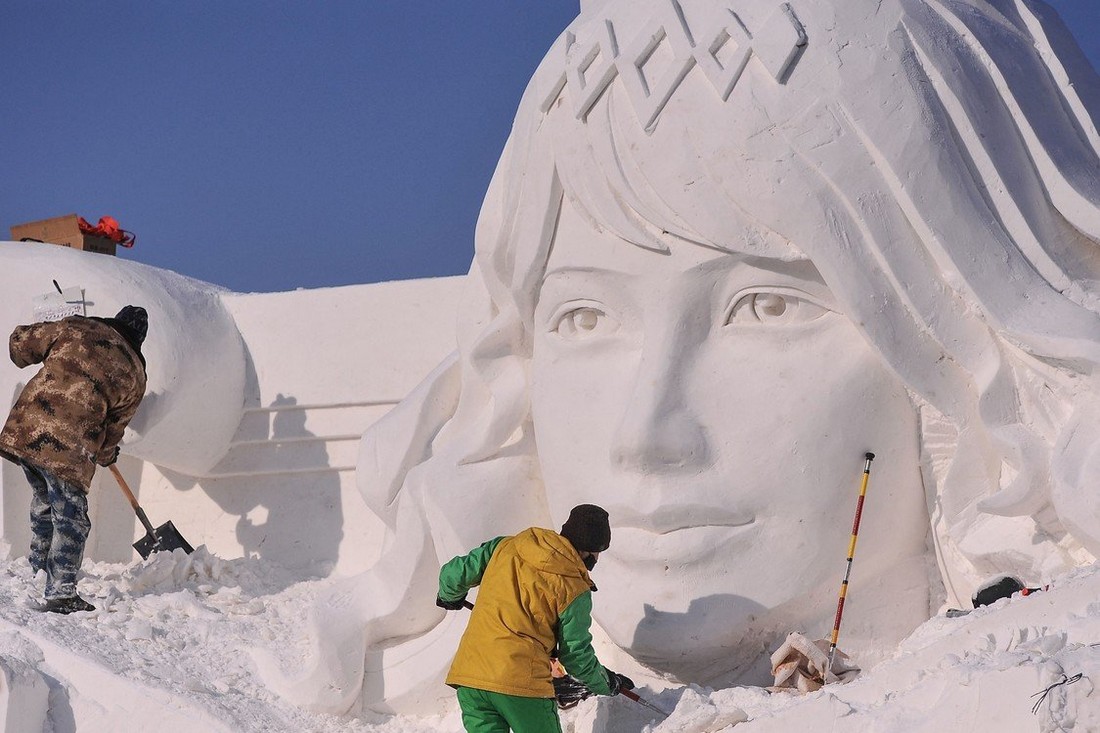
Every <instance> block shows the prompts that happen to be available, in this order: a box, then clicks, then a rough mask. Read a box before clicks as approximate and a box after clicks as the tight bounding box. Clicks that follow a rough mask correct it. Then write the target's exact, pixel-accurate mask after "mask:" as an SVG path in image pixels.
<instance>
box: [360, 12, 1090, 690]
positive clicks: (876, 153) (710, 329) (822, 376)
mask: <svg viewBox="0 0 1100 733" xmlns="http://www.w3.org/2000/svg"><path fill="white" fill-rule="evenodd" d="M1081 58H1082V57H1081V56H1080V54H1079V53H1078V52H1077V49H1076V48H1074V47H1073V41H1072V39H1071V37H1070V36H1069V34H1068V33H1067V32H1066V30H1065V28H1064V27H1063V26H1061V25H1060V21H1059V20H1058V19H1057V18H1056V16H1054V15H1053V14H1052V13H1050V11H1049V9H1047V8H1045V6H1041V5H1039V4H1038V3H1030V2H1028V3H987V2H984V1H978V0H973V1H971V0H958V1H956V2H940V1H939V0H885V1H883V2H840V1H839V0H838V1H837V2H822V1H818V0H814V1H812V2H790V3H782V2H769V1H767V0H765V1H763V2H762V1H761V0H608V1H607V2H591V3H586V4H585V5H584V6H583V10H582V14H581V16H580V17H579V18H578V19H577V21H575V22H574V23H573V24H572V25H571V26H570V28H569V29H568V30H567V31H566V32H565V33H564V34H563V35H562V36H561V37H560V38H559V40H558V42H557V43H556V44H555V46H554V47H553V48H552V49H551V50H550V52H549V53H548V55H547V57H546V59H545V60H544V61H543V63H542V64H541V65H540V67H539V69H538V70H537V71H536V73H535V76H534V78H533V79H532V82H531V84H530V85H529V87H528V89H527V92H526V94H525V96H524V99H523V101H522V102H521V105H520V109H519V113H518V115H517V117H516V122H515V125H514V127H513V132H512V135H511V137H510V139H509V142H508V146H507V148H506V149H505V152H504V155H503V156H502V158H501V161H500V164H499V165H498V168H497V171H496V174H495V176H494V179H493V182H492V184H491V186H490V189H489V192H488V194H487V196H486V200H485V204H484V206H483V209H482V212H481V217H480V219H479V222H478V231H477V254H476V260H475V263H474V266H473V268H472V269H471V274H470V281H471V298H470V303H469V307H468V309H467V310H466V311H465V312H464V313H463V314H461V315H460V319H459V341H460V342H459V349H458V354H457V358H456V360H455V361H454V362H453V363H449V364H447V365H444V366H443V367H442V368H441V369H440V370H439V371H438V372H437V373H436V374H434V375H432V377H431V378H430V379H429V380H428V381H427V382H426V383H425V385H424V387H423V388H422V389H420V390H418V391H417V392H416V393H414V394H413V395H411V396H410V398H409V399H408V400H407V401H406V403H405V404H404V405H402V407H400V408H399V409H397V410H395V411H394V413H392V414H391V416H390V417H387V418H386V419H385V420H383V421H381V422H380V423H379V424H378V425H377V426H376V427H375V428H373V429H372V430H371V431H369V432H368V433H367V434H366V435H365V436H364V443H363V446H364V449H363V451H362V453H361V462H360V465H359V474H358V475H359V478H360V483H361V486H362V488H363V491H364V496H365V497H366V499H367V501H368V502H369V503H370V505H371V506H372V507H373V508H374V509H375V510H376V511H377V512H378V514H379V515H380V516H382V517H383V518H385V519H386V520H387V521H388V522H389V523H390V525H391V526H392V527H393V531H394V536H395V538H396V539H397V542H398V544H400V543H401V542H406V543H409V542H412V540H411V539H408V538H411V537H414V536H418V534H417V533H418V532H421V533H422V532H423V529H422V527H423V526H426V527H427V529H428V531H429V533H430V535H431V541H430V543H429V545H430V547H429V552H427V553H425V557H434V558H435V559H436V560H437V561H445V560H446V559H448V558H449V557H450V556H451V555H453V554H455V553H457V552H465V551H467V550H468V549H469V548H470V547H471V546H473V545H475V544H477V543H479V542H481V541H484V540H485V539H486V538H488V537H491V536H494V535H496V534H500V533H502V532H507V531H511V530H518V529H521V528H522V527H523V526H526V525H527V524H533V523H539V524H543V525H544V526H559V525H560V523H561V521H562V520H563V519H564V518H565V513H566V512H567V511H568V508H569V507H570V506H572V505H573V504H575V503H578V502H595V503H599V504H601V505H603V506H605V507H607V508H608V510H609V512H610V515H611V521H612V526H613V540H612V545H611V548H610V550H609V552H608V553H607V554H606V556H605V558H604V559H602V560H601V563H600V567H599V569H598V570H597V576H598V577H597V582H598V583H599V584H600V586H601V593H600V596H599V598H598V600H597V602H596V604H595V613H596V618H597V620H598V621H599V622H600V624H601V625H602V626H603V627H604V628H605V629H606V630H607V631H608V632H609V633H610V635H611V636H612V638H613V639H614V641H615V642H616V643H618V644H620V645H621V646H622V647H623V648H624V649H626V650H628V651H630V652H631V653H632V654H635V655H636V656H637V657H638V658H640V659H642V660H643V661H646V662H648V663H649V664H651V665H652V666H654V667H656V668H657V669H660V670H665V671H672V672H678V673H681V674H682V675H683V677H684V678H686V679H692V680H697V681H704V680H711V679H717V678H719V677H721V676H722V675H725V674H727V673H729V674H732V675H734V676H735V675H736V672H737V670H738V668H742V667H744V664H745V663H748V662H749V661H750V660H749V659H748V657H749V656H754V655H756V656H758V657H763V656H766V653H767V651H768V649H767V646H768V645H769V644H771V643H772V642H773V641H774V640H775V635H776V634H777V633H782V632H785V631H789V630H792V629H795V628H801V629H804V630H807V631H808V633H811V634H816V633H825V632H827V631H828V628H829V622H830V621H831V616H830V612H831V610H832V609H833V608H835V603H836V595H835V594H836V589H837V582H838V580H839V577H840V576H841V575H842V570H843V558H842V556H843V554H844V550H845V549H846V539H847V536H848V533H849V531H850V528H851V524H850V522H851V512H852V508H853V503H854V499H855V489H856V487H857V483H858V478H859V471H860V469H861V467H862V456H863V454H864V452H865V451H868V450H870V451H873V452H875V453H876V454H877V455H878V459H877V461H876V464H875V470H874V478H873V479H872V489H871V493H870V495H869V498H868V505H867V507H868V508H867V514H865V516H864V520H863V521H864V525H863V527H862V528H861V536H860V545H859V547H860V554H859V556H858V558H857V560H856V569H855V571H854V574H853V593H852V595H851V597H850V603H851V604H852V607H851V609H850V611H847V612H846V614H845V631H844V638H845V639H847V640H848V641H849V642H851V640H853V639H858V638H860V636H861V635H862V637H863V638H875V639H877V640H879V642H880V643H881V644H882V645H883V646H887V645H888V644H889V640H890V639H894V638H896V637H897V636H898V635H900V634H904V633H906V632H907V631H908V630H909V629H911V628H912V627H913V625H914V624H915V623H917V622H918V621H919V620H921V619H922V618H924V617H926V616H927V613H928V610H929V609H928V603H929V596H928V592H927V591H928V587H929V583H928V578H927V577H926V576H924V574H923V573H922V572H921V570H920V568H915V566H917V565H919V563H920V561H921V559H922V558H923V559H924V560H931V558H932V556H934V558H935V560H936V561H937V562H938V565H939V570H940V574H941V576H942V579H943V581H944V584H945V586H946V591H947V592H946V597H947V599H949V600H950V601H951V602H953V603H961V602H962V601H963V600H965V599H967V598H968V597H969V595H970V591H971V590H972V589H973V587H974V586H975V585H976V584H977V583H978V582H980V581H981V579H983V578H984V577H986V576H988V575H990V574H993V573H996V572H1013V573H1015V574H1019V575H1023V576H1027V577H1029V578H1032V577H1039V576H1043V575H1049V574H1051V573H1054V572H1057V571H1058V570H1059V569H1065V568H1068V567H1071V566H1073V565H1074V564H1075V563H1080V562H1086V561H1089V560H1091V559H1092V557H1093V555H1094V554H1095V553H1100V510H1098V508H1097V506H1096V503H1097V498H1096V497H1097V494H1096V492H1095V491H1088V490H1083V487H1086V486H1090V485H1095V483H1096V479H1097V478H1100V476H1098V474H1100V460H1098V456H1097V453H1098V451H1097V450H1095V446H1097V445H1100V441H1098V440H1096V438H1097V437H1100V436H1098V435H1097V429H1098V428H1097V425H1098V424H1100V420H1098V419H1097V415H1100V409H1098V408H1097V402H1098V401H1097V394H1098V392H1097V389H1096V385H1095V382H1094V379H1093V376H1092V375H1093V374H1094V372H1095V366H1096V364H1097V363H1100V318H1098V317H1097V310H1098V303H1100V299H1098V297H1097V292H1096V287H1095V283H1096V282H1100V258H1098V257H1097V255H1096V244H1095V243H1096V241H1100V206H1098V202H1100V162H1098V156H1097V150H1098V149H1100V134H1097V131H1096V126H1095V124H1094V123H1093V121H1092V119H1093V118H1092V117H1091V116H1090V115H1092V114H1095V112H1096V110H1094V109H1093V110H1092V111H1091V112H1090V108H1091V107H1092V106H1093V105H1095V104H1096V103H1097V101H1096V100H1100V84H1098V82H1097V77H1096V74H1095V72H1094V71H1093V70H1092V69H1091V68H1089V67H1088V66H1087V64H1085V63H1084V62H1083V61H1081ZM395 446H396V448H395ZM471 496H477V501H476V502H471ZM410 502H412V503H410ZM413 504H415V505H416V506H415V507H414V506H413ZM471 507H475V508H473V509H472V508H471ZM491 507H496V508H497V510H496V511H493V510H491V509H490V508H491ZM929 527H930V528H931V540H932V541H931V542H930V543H929V544H930V546H931V547H932V549H931V550H928V549H926V546H925V537H926V534H927V533H928V530H929ZM414 551H416V548H410V547H405V548H403V549H402V548H399V547H398V546H397V545H396V544H395V546H394V550H393V553H392V557H393V558H408V557H409V556H410V553H412V552H414ZM381 562H382V564H385V563H387V557H385V556H384V557H383V559H382V561H381ZM425 562H426V563H427V562H428V561H427V560H425ZM429 576H430V574H429V573H427V572H426V571H425V577H429ZM938 580H939V579H933V581H932V586H933V587H934V588H935V589H936V590H937V594H936V595H935V596H933V598H932V602H933V604H938V602H940V601H942V600H943V597H942V594H939V593H938V590H939V589H938V587H936V586H938V584H939V583H938ZM857 587H858V590H856V589H857ZM424 593H430V589H428V588H425V590H424ZM858 604H865V605H864V607H863V608H862V609H859V610H858V611H857V605H858ZM387 618H389V616H387ZM431 621H432V620H431V619H427V618H423V619H420V623H422V624H423V625H424V626H429V625H430V623H431ZM436 623H438V620H436ZM392 635H396V634H392ZM708 650H709V652H708ZM727 678H729V677H727Z"/></svg>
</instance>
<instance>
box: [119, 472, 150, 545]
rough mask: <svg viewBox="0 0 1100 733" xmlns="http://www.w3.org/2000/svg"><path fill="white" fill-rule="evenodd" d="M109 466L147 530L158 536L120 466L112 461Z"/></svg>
mask: <svg viewBox="0 0 1100 733" xmlns="http://www.w3.org/2000/svg"><path fill="white" fill-rule="evenodd" d="M107 468H109V469H111V473H113V474H114V475H115V481H118V488H120V489H122V493H123V494H126V498H127V499H129V500H130V506H132V507H133V508H134V514H136V515H137V518H138V519H140V520H141V523H142V525H144V527H145V531H146V532H148V533H149V534H150V535H152V536H153V537H156V536H157V533H156V532H155V531H154V530H153V525H152V524H151V523H150V522H149V518H148V517H146V516H145V510H144V509H142V508H141V505H140V504H138V501H137V498H136V497H135V496H134V492H132V491H130V487H129V486H128V485H127V484H126V479H124V478H122V472H121V471H119V470H118V466H116V465H115V464H113V463H112V464H111V465H110V466H107Z"/></svg>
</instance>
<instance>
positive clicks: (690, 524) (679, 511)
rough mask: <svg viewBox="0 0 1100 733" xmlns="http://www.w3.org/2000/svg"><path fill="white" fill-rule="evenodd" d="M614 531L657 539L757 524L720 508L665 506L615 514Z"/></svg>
mask: <svg viewBox="0 0 1100 733" xmlns="http://www.w3.org/2000/svg"><path fill="white" fill-rule="evenodd" d="M612 521H613V525H612V529H613V530H614V529H628V528H629V529H640V530H642V531H644V532H649V533H650V534H656V535H666V534H672V533H674V532H680V531H682V530H687V529H695V528H698V527H746V526H748V525H750V524H753V523H755V522H756V517H755V516H753V515H751V514H739V513H736V512H731V511H729V510H727V509H721V508H717V507H704V506H696V505H688V506H662V507H660V508H658V509H656V510H655V511H653V512H649V513H646V514H642V513H641V512H638V511H637V510H635V509H633V508H627V507H623V508H618V507H616V511H614V513H613V514H612Z"/></svg>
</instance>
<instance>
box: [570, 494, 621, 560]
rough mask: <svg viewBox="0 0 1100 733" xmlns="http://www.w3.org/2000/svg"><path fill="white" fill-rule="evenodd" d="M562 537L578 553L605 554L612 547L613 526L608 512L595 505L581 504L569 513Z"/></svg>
mask: <svg viewBox="0 0 1100 733" xmlns="http://www.w3.org/2000/svg"><path fill="white" fill-rule="evenodd" d="M561 536H562V537H564V538H565V539H567V540H569V542H570V543H571V544H572V545H573V547H575V548H576V549H577V551H578V552H603V551H604V550H606V549H607V548H608V547H610V546H611V525H610V524H609V523H608V521H607V512H606V511H604V510H603V509H602V508H601V507H598V506H596V505H595V504H580V505H578V506H575V507H573V510H572V511H571V512H569V519H566V520H565V524H563V525H562V527H561Z"/></svg>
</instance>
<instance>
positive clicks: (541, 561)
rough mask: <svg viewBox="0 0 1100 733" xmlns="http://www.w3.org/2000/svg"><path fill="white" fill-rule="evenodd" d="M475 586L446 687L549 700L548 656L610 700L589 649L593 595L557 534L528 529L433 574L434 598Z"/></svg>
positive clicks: (448, 597)
mask: <svg viewBox="0 0 1100 733" xmlns="http://www.w3.org/2000/svg"><path fill="white" fill-rule="evenodd" d="M475 586H480V590H479V591H478V595H477V603H476V605H475V607H474V610H473V611H472V612H471V614H470V621H469V624H468V625H467V626H466V632H465V633H464V634H463V636H462V641H461V642H459V645H458V652H457V653H456V654H455V658H454V662H453V663H452V664H451V670H450V673H449V674H448V675H447V684H448V685H451V686H452V687H473V688H476V689H479V690H488V691H490V692H499V693H503V694H505V695H518V696H520V697H554V685H553V683H552V682H551V678H550V655H551V652H552V651H553V649H554V648H555V646H556V647H557V650H558V660H559V661H560V662H561V663H562V665H563V666H564V667H565V669H566V670H567V671H568V672H569V674H570V675H572V676H573V677H576V678H577V679H578V680H580V681H581V682H583V683H584V684H585V685H586V686H587V687H588V688H589V689H590V690H592V692H594V693H596V694H597V695H607V694H610V692H611V689H610V688H609V687H608V683H607V670H606V669H604V667H603V665H601V664H600V662H599V660H598V659H596V653H595V651H593V649H592V633H591V626H592V591H594V590H595V589H596V587H595V586H594V585H593V584H592V580H591V579H590V578H589V576H588V570H587V569H586V568H585V567H584V563H583V562H582V561H581V556H580V554H579V553H578V552H577V551H576V550H575V549H573V545H572V544H570V542H569V540H567V539H565V538H564V537H562V536H561V535H559V534H558V533H557V532H553V531H551V530H548V529H540V528H538V527H532V528H530V529H527V530H524V531H523V532H520V533H519V534H517V535H515V536H514V537H497V538H496V539H493V540H489V541H488V542H486V543H485V544H483V545H481V546H479V547H477V548H475V549H474V550H473V551H472V552H470V553H469V554H468V555H460V556H458V557H456V558H454V559H452V560H451V561H450V562H448V563H447V564H446V565H444V566H443V569H442V570H441V571H440V573H439V597H440V598H442V599H444V600H448V601H451V600H458V599H460V598H462V597H464V596H465V595H466V593H467V592H468V591H469V590H470V589H471V588H473V587H475Z"/></svg>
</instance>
